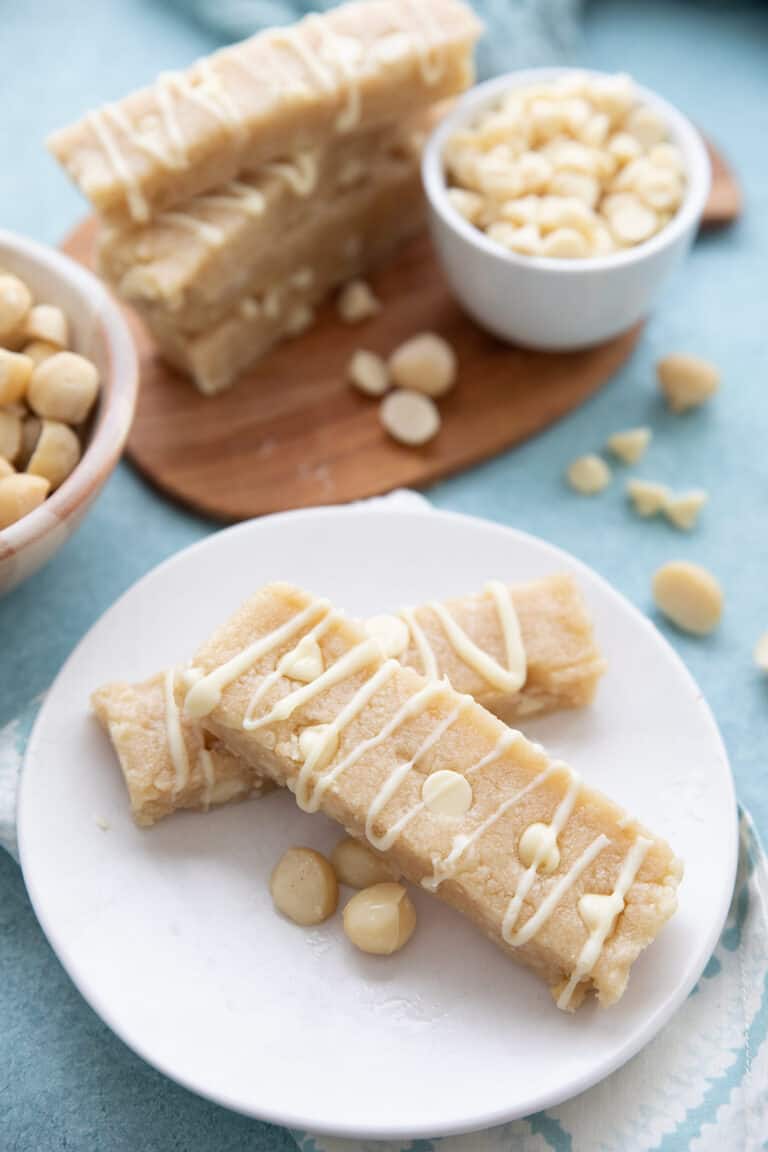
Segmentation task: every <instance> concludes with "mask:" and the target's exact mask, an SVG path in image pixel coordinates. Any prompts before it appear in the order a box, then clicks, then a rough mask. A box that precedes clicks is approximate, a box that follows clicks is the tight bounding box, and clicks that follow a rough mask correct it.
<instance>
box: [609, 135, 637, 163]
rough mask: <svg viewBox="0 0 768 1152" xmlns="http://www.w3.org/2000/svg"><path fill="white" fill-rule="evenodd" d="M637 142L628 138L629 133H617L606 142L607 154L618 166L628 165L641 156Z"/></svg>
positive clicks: (630, 137) (631, 137)
mask: <svg viewBox="0 0 768 1152" xmlns="http://www.w3.org/2000/svg"><path fill="white" fill-rule="evenodd" d="M642 151H643V150H642V148H641V147H640V142H639V140H637V139H635V137H634V136H630V134H629V132H617V133H616V135H615V136H612V137H611V139H610V140H609V141H608V152H609V153H610V155H611V156H613V157H614V159H615V160H617V161H618V163H619V164H622V165H623V164H629V163H631V162H632V161H633V160H637V158H638V156H641V155H642Z"/></svg>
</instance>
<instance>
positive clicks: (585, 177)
mask: <svg viewBox="0 0 768 1152" xmlns="http://www.w3.org/2000/svg"><path fill="white" fill-rule="evenodd" d="M423 178H424V186H425V189H426V193H427V199H428V202H429V214H430V227H431V231H432V237H433V240H434V243H435V247H436V249H437V252H438V255H439V257H440V260H441V262H442V265H443V268H444V270H445V273H446V276H447V278H448V280H449V282H450V284H451V287H452V288H453V290H454V292H455V294H456V296H457V297H458V298H459V300H460V301H461V303H462V304H463V305H464V307H465V308H466V310H467V311H468V312H469V314H470V315H471V316H472V317H473V318H474V319H475V320H477V322H478V323H479V324H481V325H482V326H483V327H484V328H487V329H489V330H490V331H491V332H492V333H494V335H496V336H499V337H501V338H502V339H503V340H507V341H510V342H512V343H515V344H522V345H526V346H528V347H533V348H541V349H552V350H561V351H562V350H569V349H577V348H585V347H589V346H590V345H594V344H599V343H601V342H602V341H604V340H609V339H611V338H612V337H614V336H618V335H619V334H620V333H622V332H624V331H626V330H628V329H629V328H631V327H632V326H633V325H634V324H636V323H637V322H638V321H640V320H642V319H643V318H644V317H645V316H646V315H647V313H648V311H649V309H650V307H651V305H652V302H653V299H654V297H655V295H656V293H657V291H658V289H659V287H660V285H661V284H662V282H663V281H664V279H665V277H666V276H667V274H668V273H669V271H670V270H671V269H672V268H673V267H674V266H675V265H676V264H677V263H678V262H679V261H680V260H681V259H682V258H683V257H684V256H685V254H686V252H687V250H688V248H689V247H690V245H691V243H692V241H693V238H694V236H695V234H696V231H697V229H698V226H699V222H700V219H701V215H702V212H703V210H704V206H705V204H706V200H707V196H708V194H709V187H710V166H709V159H708V156H707V151H706V148H705V146H704V142H703V141H702V139H701V137H700V135H699V133H698V132H697V131H696V129H695V128H694V127H693V125H692V124H691V123H690V121H689V120H687V119H686V117H685V116H683V115H682V113H680V112H678V111H677V109H676V108H673V107H672V105H670V104H668V103H667V102H666V101H665V100H662V99H661V97H659V96H657V95H656V94H655V93H654V92H651V91H649V90H648V89H646V88H641V87H640V86H639V85H637V84H635V83H634V81H633V80H632V79H631V78H630V77H629V76H625V75H611V74H608V73H602V72H587V71H580V70H575V69H557V68H540V69H533V70H530V71H525V72H513V73H510V74H509V75H507V76H501V77H499V78H498V79H495V80H491V81H489V82H488V83H486V84H481V85H479V86H478V87H477V88H474V89H472V91H470V92H468V93H467V94H466V95H465V96H464V97H462V98H461V99H460V100H459V101H457V103H456V105H455V106H454V107H453V108H452V110H451V111H450V112H449V113H448V115H447V116H446V117H445V118H444V119H443V120H442V121H441V123H440V125H439V126H438V128H437V129H436V131H435V132H434V133H433V135H432V137H431V138H430V140H429V141H428V143H427V146H426V149H425V152H424V159H423Z"/></svg>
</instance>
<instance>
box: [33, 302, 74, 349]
mask: <svg viewBox="0 0 768 1152" xmlns="http://www.w3.org/2000/svg"><path fill="white" fill-rule="evenodd" d="M24 339H25V340H29V341H33V340H42V341H43V342H44V343H46V344H53V345H55V346H56V347H57V348H59V349H62V348H66V347H67V345H68V343H69V327H68V325H67V318H66V316H65V315H64V313H63V312H62V310H61V308H55V307H54V306H53V304H35V306H34V307H33V308H31V309H30V312H29V315H28V316H27V319H26V323H25V325H24Z"/></svg>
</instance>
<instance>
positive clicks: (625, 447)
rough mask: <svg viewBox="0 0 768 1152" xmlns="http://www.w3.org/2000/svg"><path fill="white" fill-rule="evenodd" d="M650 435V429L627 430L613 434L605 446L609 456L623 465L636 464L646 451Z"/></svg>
mask: <svg viewBox="0 0 768 1152" xmlns="http://www.w3.org/2000/svg"><path fill="white" fill-rule="evenodd" d="M651 435H652V433H651V430H650V428H646V427H642V428H627V430H626V431H625V432H614V434H613V436H609V437H608V439H607V441H606V444H605V446H606V448H607V449H608V451H609V452H610V453H611V455H613V456H616V457H617V458H618V459H619V460H623V462H624V463H625V464H637V462H638V460H641V459H642V458H643V456H645V453H646V452H647V451H648V445H649V444H650V442H651Z"/></svg>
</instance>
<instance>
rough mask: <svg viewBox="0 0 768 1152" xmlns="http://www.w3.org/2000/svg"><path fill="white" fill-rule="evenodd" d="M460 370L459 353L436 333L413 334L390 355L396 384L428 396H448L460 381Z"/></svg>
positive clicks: (392, 375)
mask: <svg viewBox="0 0 768 1152" xmlns="http://www.w3.org/2000/svg"><path fill="white" fill-rule="evenodd" d="M456 371H457V364H456V353H455V352H454V350H453V348H452V347H451V345H450V344H449V343H448V341H447V340H444V339H443V337H442V336H438V335H437V334H436V333H434V332H422V333H420V334H419V335H418V336H412V337H411V339H410V340H406V341H405V342H404V343H403V344H401V345H400V346H399V347H398V348H396V349H395V351H394V352H393V353H392V355H391V356H390V358H389V374H390V376H391V378H392V381H393V383H395V384H397V386H398V387H399V388H410V389H411V390H412V391H414V392H423V393H424V395H425V396H433V397H437V396H444V395H445V393H446V392H448V391H449V390H450V389H451V388H452V387H453V385H454V384H455V383H456Z"/></svg>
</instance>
